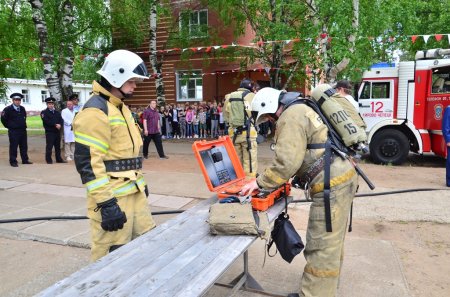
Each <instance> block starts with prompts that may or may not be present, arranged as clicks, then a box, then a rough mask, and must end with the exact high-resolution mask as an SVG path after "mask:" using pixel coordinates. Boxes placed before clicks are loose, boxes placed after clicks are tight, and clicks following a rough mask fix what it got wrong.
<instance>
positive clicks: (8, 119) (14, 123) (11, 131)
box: [1, 93, 33, 167]
mask: <svg viewBox="0 0 450 297" xmlns="http://www.w3.org/2000/svg"><path fill="white" fill-rule="evenodd" d="M9 97H10V98H11V99H12V100H13V104H11V105H10V106H7V107H5V109H4V110H3V112H2V116H1V121H2V124H3V126H5V128H7V129H8V136H9V164H11V166H12V167H18V166H19V165H18V164H17V147H19V148H20V157H21V158H22V163H23V164H33V163H32V162H30V160H29V159H28V153H27V151H28V145H27V123H26V119H27V113H26V111H25V108H24V107H23V106H21V105H20V103H21V100H22V99H23V95H22V94H20V93H13V94H11V96H9Z"/></svg>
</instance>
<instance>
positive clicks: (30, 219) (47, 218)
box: [0, 188, 447, 224]
mask: <svg viewBox="0 0 450 297" xmlns="http://www.w3.org/2000/svg"><path fill="white" fill-rule="evenodd" d="M443 190H447V189H442V188H418V189H406V190H398V191H387V192H379V193H366V194H356V195H355V198H357V197H372V196H382V195H391V194H400V193H410V192H427V191H443ZM304 202H311V200H306V199H298V200H292V201H291V203H304ZM182 212H184V210H167V211H154V212H152V215H155V216H156V215H167V214H178V213H182ZM86 219H88V217H86V216H55V217H34V218H20V219H9V220H0V224H7V223H21V222H32V221H57V220H86Z"/></svg>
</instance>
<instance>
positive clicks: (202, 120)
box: [198, 106, 206, 138]
mask: <svg viewBox="0 0 450 297" xmlns="http://www.w3.org/2000/svg"><path fill="white" fill-rule="evenodd" d="M198 121H199V127H198V128H199V132H200V138H205V137H206V112H205V110H204V109H203V107H202V106H200V109H199V112H198Z"/></svg>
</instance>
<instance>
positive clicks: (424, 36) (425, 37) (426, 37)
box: [423, 35, 431, 43]
mask: <svg viewBox="0 0 450 297" xmlns="http://www.w3.org/2000/svg"><path fill="white" fill-rule="evenodd" d="M430 36H431V35H423V40H424V41H425V43H427V42H428V39H429V38H430Z"/></svg>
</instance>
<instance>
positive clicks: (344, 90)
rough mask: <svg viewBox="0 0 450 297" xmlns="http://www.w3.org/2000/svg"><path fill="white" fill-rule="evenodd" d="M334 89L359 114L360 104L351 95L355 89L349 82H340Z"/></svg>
mask: <svg viewBox="0 0 450 297" xmlns="http://www.w3.org/2000/svg"><path fill="white" fill-rule="evenodd" d="M334 88H335V89H336V91H338V92H339V94H341V95H342V96H343V97H345V99H347V100H348V101H349V102H350V103H351V104H352V105H353V106H354V107H355V109H356V111H358V112H359V104H358V102H356V100H355V99H354V98H353V96H352V95H351V93H352V88H353V87H352V85H351V84H350V82H349V81H348V80H340V81H338V82H337V83H336V85H335V86H334Z"/></svg>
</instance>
